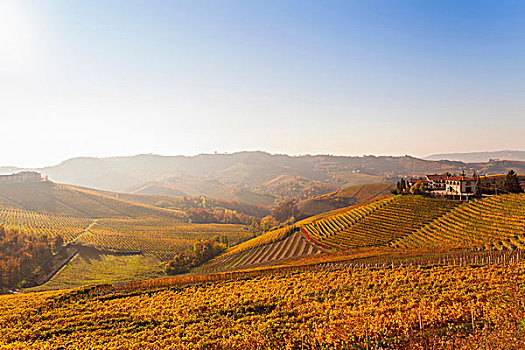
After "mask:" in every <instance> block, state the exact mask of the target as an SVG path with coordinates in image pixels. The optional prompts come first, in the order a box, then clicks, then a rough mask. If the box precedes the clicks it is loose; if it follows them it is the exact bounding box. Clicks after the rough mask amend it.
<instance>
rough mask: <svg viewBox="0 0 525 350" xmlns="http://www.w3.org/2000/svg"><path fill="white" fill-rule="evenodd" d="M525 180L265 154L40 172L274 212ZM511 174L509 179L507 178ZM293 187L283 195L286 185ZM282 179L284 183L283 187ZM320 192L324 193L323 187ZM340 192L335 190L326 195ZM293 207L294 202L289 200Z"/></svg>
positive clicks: (139, 159) (136, 160)
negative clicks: (305, 202)
mask: <svg viewBox="0 0 525 350" xmlns="http://www.w3.org/2000/svg"><path fill="white" fill-rule="evenodd" d="M482 169H483V171H487V172H489V173H494V172H506V171H508V170H509V169H514V170H515V171H516V172H518V173H525V164H523V163H520V162H510V163H509V162H507V163H501V162H492V163H490V164H468V163H464V162H458V161H449V160H443V161H441V160H439V161H430V160H424V159H418V158H414V157H410V156H400V157H392V156H379V157H376V156H362V157H350V156H331V155H304V156H288V155H280V154H268V153H264V152H237V153H232V154H201V155H197V156H191V157H186V156H158V155H137V156H133V157H111V158H74V159H70V160H67V161H64V162H63V163H61V164H58V165H56V166H50V167H46V168H41V169H36V170H39V171H41V172H42V173H43V174H44V175H48V176H49V178H50V179H51V180H52V181H56V182H61V183H68V184H72V185H79V186H84V187H89V188H97V189H104V190H109V191H117V192H137V193H143V194H166V195H186V196H201V195H205V196H209V197H213V198H222V199H226V200H235V201H243V202H249V203H252V204H262V205H269V204H272V203H274V202H275V201H279V200H280V199H283V198H281V197H283V195H284V194H286V192H288V191H292V192H294V190H293V186H295V185H297V186H299V187H298V188H296V189H295V194H294V196H295V195H296V194H297V193H299V197H300V196H303V195H304V193H303V192H304V191H303V192H302V191H301V190H300V188H301V187H304V188H305V189H306V191H308V189H310V188H315V187H316V186H317V185H319V183H324V184H328V185H330V186H335V187H336V188H342V187H349V186H355V185H360V184H365V183H380V182H395V181H396V180H397V179H398V177H399V176H419V175H424V174H427V173H442V172H446V171H449V172H451V173H454V172H455V173H460V172H461V171H463V170H464V171H465V172H467V173H472V172H473V171H477V172H478V173H480V172H481V171H482ZM504 170H506V171H504ZM283 176H284V179H293V178H295V179H296V181H293V183H292V184H291V186H287V187H285V188H284V190H285V192H284V193H283V189H282V188H279V187H278V186H277V187H275V186H274V185H275V183H276V182H280V181H281V180H282V179H283ZM280 179H281V180H280ZM316 184H317V185H316ZM331 191H332V190H327V191H326V193H328V192H331ZM286 199H288V198H286Z"/></svg>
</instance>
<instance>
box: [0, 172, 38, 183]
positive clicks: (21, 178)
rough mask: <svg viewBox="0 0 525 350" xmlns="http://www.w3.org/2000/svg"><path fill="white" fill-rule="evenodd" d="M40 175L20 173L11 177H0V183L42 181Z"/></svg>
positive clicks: (36, 173)
mask: <svg viewBox="0 0 525 350" xmlns="http://www.w3.org/2000/svg"><path fill="white" fill-rule="evenodd" d="M42 180H43V179H42V175H41V174H40V173H38V172H36V171H22V172H19V173H16V174H11V175H0V183H4V184H5V183H30V182H40V181H42Z"/></svg>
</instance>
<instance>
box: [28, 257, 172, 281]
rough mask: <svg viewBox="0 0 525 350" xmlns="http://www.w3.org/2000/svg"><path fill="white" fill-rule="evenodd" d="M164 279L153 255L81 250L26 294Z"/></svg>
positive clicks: (158, 263) (160, 264)
mask: <svg viewBox="0 0 525 350" xmlns="http://www.w3.org/2000/svg"><path fill="white" fill-rule="evenodd" d="M163 276H165V274H164V272H163V271H162V261H161V260H159V258H157V256H155V255H154V254H110V253H102V252H100V251H99V250H95V249H91V248H87V247H81V248H80V249H79V252H78V254H77V255H76V256H75V257H74V258H73V259H72V260H71V261H70V262H69V264H67V265H66V266H64V267H63V268H62V269H61V270H60V271H59V272H58V273H57V274H56V275H54V276H53V277H52V278H51V280H50V281H49V282H47V283H45V284H44V285H42V286H39V287H35V288H30V289H28V290H27V291H39V290H51V289H63V288H75V287H79V286H83V285H86V284H97V283H118V282H129V281H136V280H144V279H150V278H157V277H163Z"/></svg>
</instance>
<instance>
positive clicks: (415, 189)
mask: <svg viewBox="0 0 525 350" xmlns="http://www.w3.org/2000/svg"><path fill="white" fill-rule="evenodd" d="M425 193H426V190H425V186H423V183H422V182H420V181H418V182H416V183H415V184H414V186H412V187H411V188H410V194H415V195H418V194H425Z"/></svg>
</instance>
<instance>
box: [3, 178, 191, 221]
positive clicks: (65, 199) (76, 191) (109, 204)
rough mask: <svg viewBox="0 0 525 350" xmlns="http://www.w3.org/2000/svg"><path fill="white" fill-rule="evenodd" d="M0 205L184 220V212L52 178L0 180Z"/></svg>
mask: <svg viewBox="0 0 525 350" xmlns="http://www.w3.org/2000/svg"><path fill="white" fill-rule="evenodd" d="M0 207H2V208H12V209H20V210H28V211H34V212H38V213H46V214H52V215H66V216H75V217H84V218H92V219H94V218H102V217H118V218H137V217H151V216H160V217H167V218H173V219H177V220H180V221H182V220H185V218H186V216H185V214H184V213H183V212H181V211H177V210H166V209H162V208H158V207H155V206H151V205H147V204H141V203H134V202H129V201H125V200H122V199H118V198H115V197H112V196H107V195H103V194H100V193H96V192H94V191H90V190H88V189H82V188H78V187H73V186H68V185H62V184H56V183H53V182H51V181H42V182H37V183H19V184H0Z"/></svg>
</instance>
